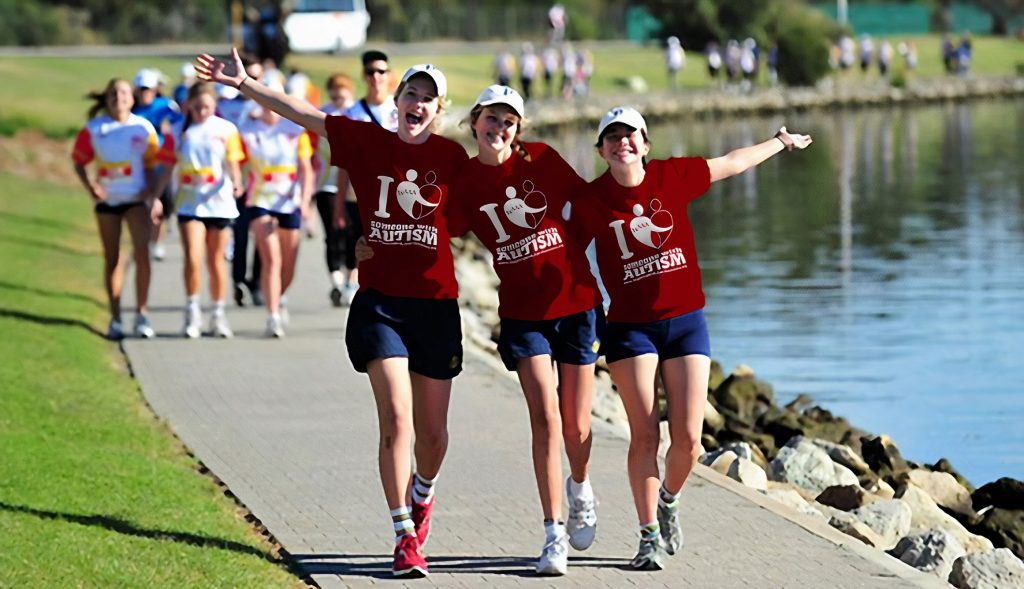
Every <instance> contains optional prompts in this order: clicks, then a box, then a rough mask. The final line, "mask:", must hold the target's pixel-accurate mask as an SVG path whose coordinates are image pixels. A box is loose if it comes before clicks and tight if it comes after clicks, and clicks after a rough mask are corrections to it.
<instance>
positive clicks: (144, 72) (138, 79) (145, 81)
mask: <svg viewBox="0 0 1024 589" xmlns="http://www.w3.org/2000/svg"><path fill="white" fill-rule="evenodd" d="M132 85H133V86H135V87H136V88H157V87H158V86H160V73H159V72H157V71H156V70H153V69H149V68H142V69H141V70H139V72H138V73H137V74H135V79H134V80H132Z"/></svg>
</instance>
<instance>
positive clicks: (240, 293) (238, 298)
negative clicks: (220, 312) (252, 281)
mask: <svg viewBox="0 0 1024 589" xmlns="http://www.w3.org/2000/svg"><path fill="white" fill-rule="evenodd" d="M248 291H249V285H247V284H246V283H244V282H236V283H235V292H234V299H235V304H236V305H238V306H239V307H244V306H245V293H246V292H248Z"/></svg>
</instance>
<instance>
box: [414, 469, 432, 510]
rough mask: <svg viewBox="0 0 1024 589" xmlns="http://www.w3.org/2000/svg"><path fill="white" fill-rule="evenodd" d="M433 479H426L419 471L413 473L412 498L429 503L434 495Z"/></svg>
mask: <svg viewBox="0 0 1024 589" xmlns="http://www.w3.org/2000/svg"><path fill="white" fill-rule="evenodd" d="M436 480H437V477H434V478H433V479H425V478H423V477H421V476H420V474H419V473H415V474H413V475H412V500H413V501H415V502H416V503H429V502H430V500H431V499H433V497H434V481H436Z"/></svg>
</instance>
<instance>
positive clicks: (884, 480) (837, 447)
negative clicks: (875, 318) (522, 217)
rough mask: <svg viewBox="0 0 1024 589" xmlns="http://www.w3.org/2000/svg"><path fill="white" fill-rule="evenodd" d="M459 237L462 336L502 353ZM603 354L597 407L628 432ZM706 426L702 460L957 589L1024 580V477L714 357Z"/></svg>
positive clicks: (491, 302)
mask: <svg viewBox="0 0 1024 589" xmlns="http://www.w3.org/2000/svg"><path fill="white" fill-rule="evenodd" d="M454 243H455V246H456V249H457V250H458V251H459V252H460V253H459V255H458V256H457V257H456V272H457V274H458V279H459V284H460V291H461V295H460V296H461V299H462V300H461V303H462V307H463V309H464V312H463V321H464V327H465V338H466V340H467V341H468V342H469V343H470V345H473V346H474V347H477V348H480V349H482V350H484V351H487V352H489V353H491V354H493V355H495V356H497V344H496V343H495V341H496V339H497V337H496V336H497V328H498V315H497V303H498V300H497V278H496V277H495V276H494V274H493V272H492V271H491V269H490V268H489V265H490V263H489V258H488V253H487V252H486V251H485V250H484V248H483V247H482V246H480V245H479V244H478V243H476V242H475V241H474V240H471V239H466V240H455V242H454ZM603 361H604V359H603V358H602V359H601V360H600V361H599V363H598V374H597V390H596V392H595V398H594V407H593V416H594V419H595V420H599V421H602V422H605V423H606V424H608V425H609V426H611V427H612V428H613V430H615V431H616V433H618V434H619V435H621V436H622V437H624V438H626V437H628V435H629V431H628V427H627V421H626V415H625V410H624V409H623V407H622V402H621V401H620V400H619V398H618V394H617V393H616V392H615V389H614V387H613V385H612V382H611V378H610V376H609V374H608V370H607V366H605V365H604V364H603ZM662 402H663V401H662ZM664 425H665V424H664V423H663V426H664ZM703 430H704V431H703V435H702V438H701V442H702V444H703V446H704V449H705V453H704V455H703V456H702V457H701V459H700V461H701V463H702V464H704V465H706V466H708V467H710V468H711V469H713V470H715V471H717V472H719V473H721V474H723V475H726V476H728V477H730V478H732V479H734V480H736V481H739V482H740V483H742V484H743V485H746V486H747V487H750V488H753V489H755V490H757V491H760V492H761V493H763V494H764V495H765V496H767V497H768V498H770V499H773V500H775V501H777V502H779V503H782V504H784V505H786V506H788V507H789V508H791V509H794V510H795V511H797V512H799V513H803V514H807V515H810V516H812V517H815V518H820V519H821V520H823V521H827V522H828V524H829V525H831V526H832V527H833V528H836V529H838V530H839V531H841V532H844V533H846V534H847V535H849V536H851V537H853V538H856V539H857V540H860V541H861V542H863V543H865V544H867V545H868V546H872V547H874V548H877V549H879V550H881V551H885V552H886V553H888V554H889V555H891V556H892V557H893V558H896V559H898V560H900V561H902V562H904V563H906V564H907V565H909V566H912V567H914V568H917V569H919V570H921V571H924V572H926V573H929V574H932V575H934V576H936V577H937V578H939V579H941V580H943V581H948V582H949V583H950V584H951V585H953V586H955V587H958V588H960V589H1009V588H1020V589H1024V562H1022V559H1024V482H1022V481H1019V480H1015V479H1011V478H1008V477H1004V478H1000V479H999V480H997V481H993V482H990V483H988V484H986V485H983V486H982V487H980V488H977V489H975V488H974V487H973V486H971V484H970V483H969V482H968V481H967V480H966V479H965V478H964V477H962V476H961V475H960V474H959V473H958V472H957V471H956V469H955V468H954V467H953V466H952V465H951V464H950V463H949V461H947V460H945V459H941V460H939V461H938V462H936V463H934V464H917V463H915V462H912V461H909V460H906V459H905V458H903V456H902V455H901V454H900V451H899V449H898V448H897V447H896V445H895V444H894V443H893V441H892V439H891V438H890V437H889V436H888V435H884V434H883V435H874V434H871V433H868V432H867V431H864V430H862V429H859V428H857V427H855V426H853V425H851V424H850V423H849V422H848V421H847V420H846V419H844V418H843V417H840V416H836V415H833V414H832V413H831V412H830V411H828V410H827V409H825V408H822V407H820V406H817V405H815V404H814V403H813V401H812V399H810V398H809V397H807V396H806V395H801V396H799V397H797V398H796V399H795V400H793V401H792V402H790V403H788V404H786V405H784V406H780V405H779V404H778V403H777V402H776V400H775V394H774V392H773V390H772V387H771V385H769V384H768V383H765V382H763V381H761V380H759V379H758V378H757V377H756V375H755V374H754V372H753V371H752V370H751V369H750V368H748V367H745V366H739V367H737V368H736V369H735V370H733V371H732V372H731V373H730V374H725V373H724V371H723V370H722V367H721V365H720V364H718V363H717V362H713V363H712V372H711V378H710V382H709V383H708V398H707V403H706V405H705V413H704V428H703ZM666 435H667V428H664V427H663V437H664V436H666Z"/></svg>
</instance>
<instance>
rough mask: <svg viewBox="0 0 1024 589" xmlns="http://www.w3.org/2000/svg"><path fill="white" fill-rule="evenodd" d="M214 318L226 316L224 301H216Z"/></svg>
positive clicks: (214, 303)
mask: <svg viewBox="0 0 1024 589" xmlns="http://www.w3.org/2000/svg"><path fill="white" fill-rule="evenodd" d="M213 316H214V317H223V316H224V301H223V300H220V301H214V302H213Z"/></svg>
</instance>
